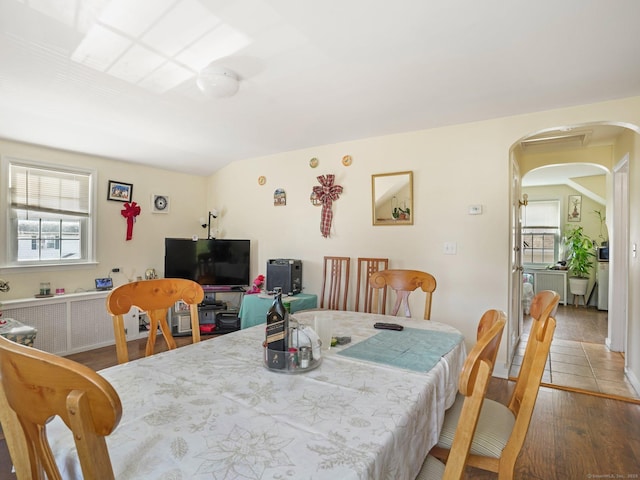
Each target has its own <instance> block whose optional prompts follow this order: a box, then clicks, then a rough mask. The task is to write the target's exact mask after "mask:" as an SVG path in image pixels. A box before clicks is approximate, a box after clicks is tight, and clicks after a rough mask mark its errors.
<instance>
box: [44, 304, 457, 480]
mask: <svg viewBox="0 0 640 480" xmlns="http://www.w3.org/2000/svg"><path fill="white" fill-rule="evenodd" d="M314 315H332V316H333V317H334V336H351V338H352V343H355V342H358V341H361V340H363V339H366V338H368V337H370V336H372V335H375V334H376V333H378V332H379V330H375V329H374V328H373V324H374V322H376V321H387V322H388V321H396V319H394V318H393V317H384V316H379V315H369V314H362V313H354V312H326V311H314V312H304V313H299V314H296V315H294V316H295V317H296V318H298V319H299V320H300V321H301V322H303V323H309V324H310V325H312V324H313V321H312V319H313V316H314ZM397 321H398V322H400V323H403V324H405V325H406V326H407V327H411V328H423V329H434V330H440V331H447V332H457V331H456V330H455V329H453V328H452V327H449V326H447V325H445V324H442V323H438V322H435V321H425V320H410V319H397ZM263 340H264V325H258V326H256V327H252V328H249V329H246V330H241V331H238V332H234V333H230V334H227V335H224V336H221V337H217V338H215V339H210V340H206V341H203V342H201V343H198V344H195V345H189V346H185V347H181V348H178V349H176V350H172V351H169V352H165V353H160V354H156V355H155V356H152V357H149V358H144V359H140V360H136V361H133V362H130V363H128V364H124V365H118V366H115V367H111V368H108V369H105V370H102V371H101V372H100V373H101V374H102V375H103V376H104V377H105V378H106V379H107V380H109V381H110V382H111V383H112V385H113V386H114V388H115V389H116V390H117V391H118V393H119V395H120V397H121V399H122V404H123V411H124V413H123V417H122V420H121V422H120V425H119V426H118V428H117V429H116V430H115V432H114V433H113V434H112V435H110V436H109V437H107V444H108V447H109V452H110V455H111V459H112V463H113V467H114V471H115V474H116V478H117V479H121V480H123V479H174V480H176V479H184V480H187V479H198V478H202V479H283V480H285V479H291V480H298V479H330V480H348V479H393V480H398V479H411V480H413V479H414V478H415V476H416V474H417V473H418V470H419V469H420V465H421V464H422V461H423V459H424V457H425V455H426V453H427V452H428V451H429V449H430V448H431V447H432V446H433V445H435V443H436V441H437V439H438V434H439V432H440V428H441V425H442V421H443V418H444V411H445V409H446V408H448V407H449V406H450V405H451V404H452V403H453V401H454V399H455V395H456V390H457V380H458V376H459V373H460V371H461V369H462V365H463V363H464V359H465V356H466V352H465V347H464V342H460V343H459V344H458V345H457V346H456V347H454V349H453V350H452V351H450V352H449V353H448V354H446V355H445V356H444V357H443V358H442V359H441V361H440V362H439V363H438V364H437V365H436V366H435V367H434V368H433V369H431V371H429V372H425V373H421V372H413V371H410V370H403V369H399V368H394V367H389V366H386V365H381V364H375V363H371V362H365V361H361V360H355V359H352V358H348V357H345V356H343V355H337V354H336V353H337V351H339V350H340V349H341V348H346V347H348V345H347V346H345V347H336V348H332V349H331V350H330V351H329V352H327V353H326V354H325V355H324V357H323V362H322V364H321V365H320V366H319V367H318V368H316V369H314V370H312V371H308V372H305V373H303V374H298V375H288V374H282V373H276V372H273V371H270V370H267V369H266V368H265V367H264V366H263V351H262V347H261V344H262V341H263ZM65 430H66V427H64V426H63V425H62V424H61V422H60V421H59V420H58V419H56V421H54V422H52V423H51V424H50V425H49V427H48V435H49V438H50V439H51V441H52V444H53V447H54V454H55V456H56V458H58V459H61V458H65V459H66V460H65V462H66V464H67V470H66V471H65V472H63V477H64V478H69V479H74V478H81V475H80V472H79V467H78V466H77V465H76V464H75V463H74V461H72V460H70V458H75V454H73V455H69V453H70V450H71V451H72V450H73V449H74V447H73V443H72V442H73V441H72V439H71V436H70V434H67V433H66V432H65Z"/></svg>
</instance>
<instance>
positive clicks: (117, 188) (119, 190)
mask: <svg viewBox="0 0 640 480" xmlns="http://www.w3.org/2000/svg"><path fill="white" fill-rule="evenodd" d="M132 198H133V185H132V184H131V183H124V182H117V181H115V180H109V188H108V190H107V200H113V201H115V202H130V201H131V199H132Z"/></svg>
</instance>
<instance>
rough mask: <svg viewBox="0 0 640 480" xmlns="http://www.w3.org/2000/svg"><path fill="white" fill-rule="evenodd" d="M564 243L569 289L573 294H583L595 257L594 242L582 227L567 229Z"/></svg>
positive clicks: (585, 290)
mask: <svg viewBox="0 0 640 480" xmlns="http://www.w3.org/2000/svg"><path fill="white" fill-rule="evenodd" d="M564 244H565V247H566V252H567V269H568V270H569V275H570V276H569V290H570V291H571V293H572V294H573V295H585V294H586V293H587V286H588V284H589V276H590V274H591V269H592V268H593V258H595V253H594V252H593V250H594V244H593V240H591V239H590V238H589V237H588V236H587V235H586V234H585V233H584V230H583V228H582V227H574V228H571V229H568V230H567V232H566V235H565V240H564Z"/></svg>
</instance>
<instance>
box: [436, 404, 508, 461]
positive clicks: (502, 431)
mask: <svg viewBox="0 0 640 480" xmlns="http://www.w3.org/2000/svg"><path fill="white" fill-rule="evenodd" d="M463 403H464V396H463V395H460V394H458V396H457V397H456V401H455V402H454V404H453V406H452V407H451V408H450V409H449V410H447V413H446V415H445V417H444V425H443V426H442V432H441V433H440V438H439V439H438V447H441V448H446V449H451V444H452V443H453V436H454V435H455V433H456V427H457V426H458V419H459V418H460V411H461V410H462V404H463ZM515 422H516V418H515V416H514V415H513V413H512V412H511V410H509V409H508V408H507V407H506V406H504V405H503V404H501V403H499V402H496V401H493V400H489V399H488V398H485V399H484V401H483V403H482V411H481V412H480V418H479V419H478V426H477V428H476V433H475V435H474V436H473V442H472V443H471V450H470V453H471V454H473V455H481V456H483V457H494V458H500V455H501V454H502V450H503V449H504V447H505V446H506V444H507V441H508V440H509V437H510V436H511V431H512V430H513V426H514V424H515Z"/></svg>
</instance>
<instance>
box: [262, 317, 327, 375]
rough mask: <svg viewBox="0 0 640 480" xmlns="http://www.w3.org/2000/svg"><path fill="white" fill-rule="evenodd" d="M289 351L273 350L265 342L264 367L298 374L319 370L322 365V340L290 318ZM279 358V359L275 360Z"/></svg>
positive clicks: (308, 328)
mask: <svg viewBox="0 0 640 480" xmlns="http://www.w3.org/2000/svg"><path fill="white" fill-rule="evenodd" d="M288 324H289V325H288V328H289V331H288V334H287V339H288V342H287V345H288V346H287V349H286V351H282V350H272V349H270V348H269V344H268V343H267V342H266V341H265V343H264V344H263V347H264V365H265V367H267V368H268V369H269V370H272V371H274V372H279V373H288V374H298V373H305V372H308V371H310V370H313V369H314V368H317V367H318V366H319V365H320V364H321V363H322V354H321V351H320V338H319V337H318V335H317V334H316V332H315V331H314V330H313V329H312V328H311V327H309V326H308V325H301V324H299V323H298V321H297V320H296V319H295V318H294V317H292V316H289V322H288ZM274 357H279V358H274Z"/></svg>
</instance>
